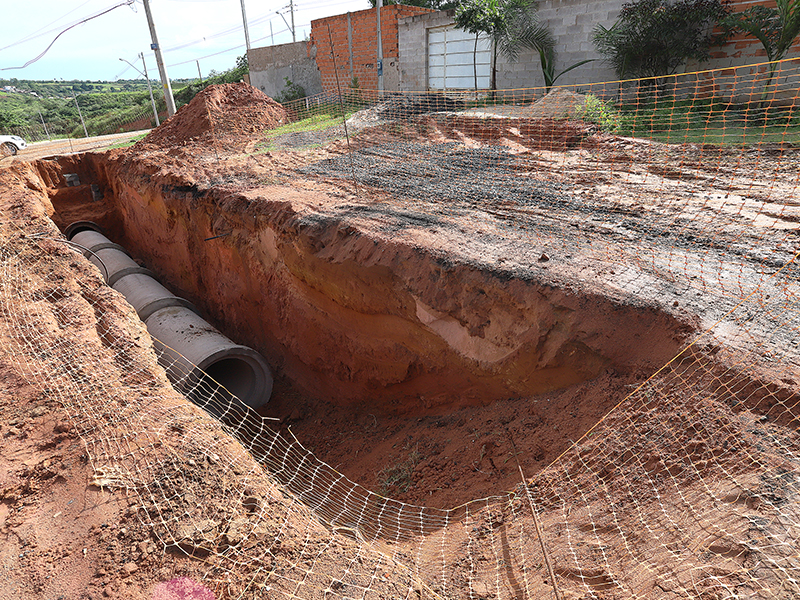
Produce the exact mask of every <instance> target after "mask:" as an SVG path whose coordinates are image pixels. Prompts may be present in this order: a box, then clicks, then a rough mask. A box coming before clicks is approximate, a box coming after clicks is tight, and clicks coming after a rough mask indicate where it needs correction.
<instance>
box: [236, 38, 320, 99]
mask: <svg viewBox="0 0 800 600" xmlns="http://www.w3.org/2000/svg"><path fill="white" fill-rule="evenodd" d="M247 61H248V64H249V65H250V85H252V86H253V87H255V88H258V89H259V90H261V91H262V92H264V93H265V94H266V95H267V96H269V97H270V98H274V97H275V96H277V95H278V94H280V93H281V92H282V91H283V90H284V88H285V87H286V81H285V79H284V78H288V79H289V81H291V82H292V83H295V84H298V85H301V86H303V89H304V90H305V92H306V95H308V96H311V95H313V94H319V93H320V92H322V79H321V78H320V74H319V70H318V69H317V64H316V62H315V60H314V57H313V56H310V55H309V53H308V48H307V44H306V42H293V43H291V44H281V45H278V46H267V47H264V48H252V49H250V50H249V51H248V52H247Z"/></svg>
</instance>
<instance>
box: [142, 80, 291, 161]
mask: <svg viewBox="0 0 800 600" xmlns="http://www.w3.org/2000/svg"><path fill="white" fill-rule="evenodd" d="M288 120H289V119H288V117H287V115H286V110H285V109H284V108H283V107H282V106H281V105H280V104H278V103H277V102H275V100H273V99H272V98H270V97H269V96H267V95H266V94H264V93H263V92H261V91H259V90H257V89H256V88H254V87H252V86H250V85H248V84H246V83H226V84H222V85H210V86H208V87H207V88H206V89H204V90H203V91H201V92H200V93H198V94H197V95H196V96H195V97H194V98H193V99H192V101H191V102H190V103H189V104H187V105H186V106H183V107H182V108H181V109H180V110H179V111H178V112H177V113H175V115H174V116H173V117H172V118H171V119H169V120H168V121H166V122H165V123H164V124H163V125H161V126H160V127H158V128H156V129H154V130H153V131H152V132H151V133H150V135H148V136H147V137H146V138H145V139H144V140H143V142H144V143H145V144H154V145H157V146H177V145H183V144H186V143H188V142H190V141H197V140H203V139H212V138H213V139H215V140H217V141H219V140H220V139H225V138H235V137H239V136H243V135H252V134H254V133H260V132H262V131H264V130H265V129H272V128H274V127H277V126H278V125H281V124H283V123H286V122H288Z"/></svg>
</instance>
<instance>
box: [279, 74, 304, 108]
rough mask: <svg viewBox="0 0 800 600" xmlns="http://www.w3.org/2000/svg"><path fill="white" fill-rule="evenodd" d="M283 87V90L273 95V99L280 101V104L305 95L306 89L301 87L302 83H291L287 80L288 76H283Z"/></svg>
mask: <svg viewBox="0 0 800 600" xmlns="http://www.w3.org/2000/svg"><path fill="white" fill-rule="evenodd" d="M283 82H284V87H283V90H281V91H280V92H278V93H277V94H276V95H275V101H276V102H280V103H281V104H283V103H285V102H291V101H292V100H300V98H305V97H306V91H305V89H303V86H302V85H299V84H297V83H293V82H292V81H290V80H289V78H288V77H284V78H283Z"/></svg>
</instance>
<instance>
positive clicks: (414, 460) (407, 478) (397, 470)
mask: <svg viewBox="0 0 800 600" xmlns="http://www.w3.org/2000/svg"><path fill="white" fill-rule="evenodd" d="M421 458H422V457H421V456H420V454H419V452H418V451H417V449H416V448H414V449H413V450H411V452H409V453H408V458H407V459H406V460H404V461H402V462H399V463H397V464H394V465H389V466H386V467H384V468H383V469H381V471H380V472H379V473H378V485H379V486H380V493H381V496H384V497H385V498H392V497H394V496H396V495H397V494H404V493H405V492H407V491H408V488H409V487H411V483H412V481H413V476H414V469H415V468H416V466H417V464H418V463H419V461H420V459H421Z"/></svg>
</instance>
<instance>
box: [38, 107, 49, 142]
mask: <svg viewBox="0 0 800 600" xmlns="http://www.w3.org/2000/svg"><path fill="white" fill-rule="evenodd" d="M37 112H38V113H39V118H40V119H41V120H42V127H44V134H45V135H46V136H47V140H48V141H49V140H50V132H49V131H47V123H45V122H44V117H43V116H42V111H40V110H39V111H37Z"/></svg>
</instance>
